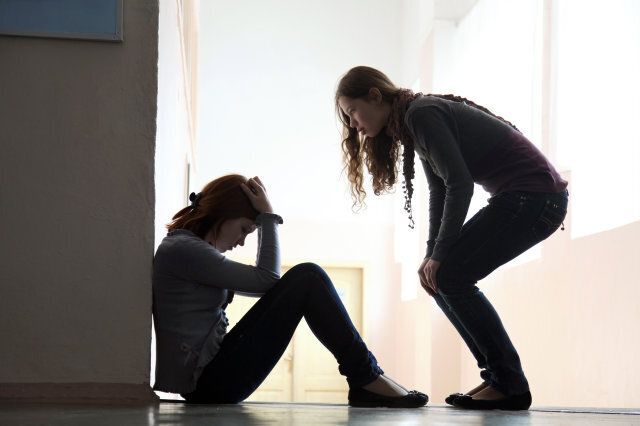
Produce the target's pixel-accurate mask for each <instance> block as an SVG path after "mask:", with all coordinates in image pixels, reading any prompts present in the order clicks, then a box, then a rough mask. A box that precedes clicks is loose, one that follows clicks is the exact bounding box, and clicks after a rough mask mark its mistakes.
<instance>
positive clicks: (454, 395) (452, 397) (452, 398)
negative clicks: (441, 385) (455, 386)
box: [444, 392, 463, 405]
mask: <svg viewBox="0 0 640 426" xmlns="http://www.w3.org/2000/svg"><path fill="white" fill-rule="evenodd" d="M461 396H463V394H461V393H460V392H458V393H452V394H451V395H449V396H448V397H446V398H445V399H444V402H446V403H447V404H449V405H453V401H455V400H456V398H458V397H461Z"/></svg>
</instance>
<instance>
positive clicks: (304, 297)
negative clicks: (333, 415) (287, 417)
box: [182, 263, 383, 404]
mask: <svg viewBox="0 0 640 426" xmlns="http://www.w3.org/2000/svg"><path fill="white" fill-rule="evenodd" d="M303 317H304V319H305V320H306V321H307V324H309V328H310V329H311V331H312V332H313V334H315V336H316V337H317V338H318V340H320V342H321V343H322V344H323V345H324V346H325V347H326V348H327V349H329V351H331V353H332V354H333V356H334V357H335V358H336V360H337V361H338V366H339V367H338V369H339V371H340V373H341V374H342V375H343V376H346V377H347V382H348V383H349V386H350V387H361V386H364V385H366V384H368V383H371V382H372V381H374V380H375V379H376V378H377V377H378V376H379V375H381V374H383V371H382V370H381V369H380V367H378V363H377V361H376V359H375V357H374V356H373V354H372V353H371V352H369V350H368V349H367V346H366V345H365V344H364V342H363V341H362V338H361V337H360V334H359V333H358V331H357V330H356V329H355V327H354V326H353V323H352V322H351V319H349V315H348V313H347V311H346V310H345V308H344V306H343V304H342V301H341V300H340V298H339V297H338V294H337V293H336V290H335V288H334V287H333V283H332V282H331V279H330V278H329V277H328V276H327V274H326V273H325V272H324V270H323V269H322V268H320V267H319V266H317V265H315V264H313V263H303V264H300V265H297V266H295V267H293V268H291V270H289V271H287V273H286V274H284V275H283V276H282V278H281V279H280V281H278V282H277V283H276V284H275V286H274V287H273V288H271V289H270V290H269V291H268V292H267V293H265V294H264V295H263V296H262V297H261V298H260V300H258V301H257V302H256V304H255V305H254V306H253V307H252V308H251V309H250V310H249V312H247V314H246V315H245V316H244V317H242V319H241V320H240V321H239V322H238V324H236V326H235V327H233V329H231V331H230V332H229V333H228V334H227V335H226V336H225V338H224V340H223V341H222V345H221V347H220V351H219V352H218V354H217V355H216V357H215V358H214V359H213V360H212V361H211V362H210V363H209V364H208V365H207V366H206V367H205V368H204V370H203V372H202V375H201V376H200V378H199V379H198V383H197V385H196V389H195V391H194V392H192V393H189V394H184V395H182V396H183V397H184V398H185V399H186V401H187V402H194V403H231V404H233V403H238V402H240V401H243V400H244V399H246V398H247V397H248V396H249V395H251V394H252V393H253V391H255V390H256V389H257V388H258V386H260V384H261V383H262V382H263V381H264V379H265V378H266V377H267V375H268V374H269V372H270V371H271V370H272V369H273V367H274V366H275V364H276V362H278V360H279V359H280V357H281V356H282V354H283V353H284V351H285V349H286V347H287V345H288V344H289V341H290V340H291V337H292V336H293V332H294V331H295V329H296V327H297V326H298V323H299V322H300V320H301V319H302V318H303Z"/></svg>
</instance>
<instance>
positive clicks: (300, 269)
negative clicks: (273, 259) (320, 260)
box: [285, 262, 325, 275]
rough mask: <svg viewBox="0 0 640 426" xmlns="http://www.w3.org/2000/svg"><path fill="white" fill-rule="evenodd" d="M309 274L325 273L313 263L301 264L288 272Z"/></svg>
mask: <svg viewBox="0 0 640 426" xmlns="http://www.w3.org/2000/svg"><path fill="white" fill-rule="evenodd" d="M308 273H316V274H324V273H325V272H324V270H323V269H322V268H321V267H320V266H319V265H317V264H315V263H312V262H305V263H299V264H297V265H296V266H294V267H293V268H291V269H289V270H288V271H287V274H308ZM285 275H286V274H285Z"/></svg>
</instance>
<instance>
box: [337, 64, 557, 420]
mask: <svg viewBox="0 0 640 426" xmlns="http://www.w3.org/2000/svg"><path fill="white" fill-rule="evenodd" d="M335 104H336V111H337V113H338V116H339V119H340V121H341V122H342V124H343V126H344V139H343V141H342V150H343V153H344V161H345V168H346V170H347V172H348V178H349V182H350V184H351V192H352V195H353V197H354V200H355V202H356V203H362V201H363V200H364V197H365V195H366V194H365V191H364V189H363V164H364V165H366V166H367V169H368V171H369V173H370V174H371V176H372V185H373V191H374V193H375V194H376V195H380V194H381V193H383V192H385V191H388V190H390V189H392V188H393V186H394V184H395V183H396V181H397V177H398V176H397V174H398V168H397V164H398V161H399V155H400V147H402V175H403V178H404V195H405V205H404V208H405V210H406V211H407V213H408V214H409V220H410V226H411V227H413V217H412V214H411V196H412V194H413V184H412V179H413V178H414V176H415V173H414V157H415V154H416V153H417V155H418V158H419V159H420V162H421V163H422V167H423V169H424V172H425V174H426V177H427V182H428V184H429V237H428V241H427V252H426V256H425V258H424V261H423V262H422V265H420V268H419V270H418V276H419V279H420V283H421V285H422V287H423V288H424V289H425V290H426V291H427V293H428V294H429V295H430V296H432V297H433V298H434V299H435V300H436V302H437V304H438V306H440V308H441V309H442V311H443V312H444V314H445V315H446V316H447V318H448V319H449V321H451V323H452V324H453V326H454V327H455V328H456V330H457V331H458V333H459V334H460V336H461V337H462V339H463V340H464V341H465V343H466V344H467V346H468V347H469V349H470V350H471V353H472V354H473V356H474V357H475V359H476V360H477V362H478V367H479V368H480V369H481V373H480V377H481V378H482V380H483V382H482V383H481V384H480V385H479V386H477V387H476V388H475V389H473V390H471V391H469V392H467V393H466V394H464V395H463V394H459V393H458V394H452V395H450V396H449V397H448V398H447V399H446V402H447V403H449V404H451V405H455V406H458V407H463V408H470V409H494V408H500V409H512V410H526V409H528V408H529V406H530V405H531V393H530V392H529V384H528V382H527V379H526V377H525V375H524V372H523V370H522V366H521V364H520V358H519V356H518V353H517V352H516V349H515V348H514V346H513V344H512V343H511V340H510V339H509V336H508V335H507V332H506V330H505V329H504V326H503V325H502V322H501V321H500V317H499V316H498V313H497V312H496V311H495V310H494V308H493V306H492V305H491V303H490V302H489V300H487V298H486V297H485V296H484V294H482V292H481V291H480V290H479V289H478V287H477V286H476V284H477V282H478V281H479V280H481V279H482V278H484V277H486V276H487V275H488V274H490V273H491V272H492V271H494V270H495V269H496V268H498V267H499V266H501V265H503V264H505V263H507V262H508V261H510V260H511V259H513V258H515V257H516V256H518V255H519V254H521V253H523V252H524V251H526V250H527V249H529V248H531V247H533V246H534V245H536V244H537V243H539V242H540V241H542V240H544V239H546V238H547V237H549V236H550V235H551V234H553V233H554V232H555V231H556V229H558V227H560V225H561V223H562V221H563V220H564V217H565V215H566V212H567V202H568V192H567V190H566V187H567V182H566V181H565V180H563V179H562V178H561V177H560V175H559V174H558V172H557V171H556V169H555V168H554V167H553V165H551V163H550V162H549V161H548V160H547V159H546V158H545V156H544V155H543V154H542V153H541V152H540V151H539V150H538V149H537V148H536V147H535V146H534V145H533V144H532V143H531V142H530V141H529V140H528V139H527V138H526V137H525V136H524V135H523V134H522V133H521V132H520V131H519V130H518V129H517V128H516V127H515V126H514V125H513V124H511V123H509V122H508V121H506V120H504V119H503V118H501V117H498V116H496V115H494V114H492V113H491V112H490V111H489V110H487V109H486V108H483V107H481V106H479V105H476V104H475V103H473V102H471V101H469V100H467V99H464V98H461V97H457V96H453V95H444V96H443V95H422V94H421V93H413V92H412V91H410V90H407V89H402V88H398V87H396V86H395V85H394V84H393V83H392V82H391V81H390V80H389V78H388V77H387V76H386V75H384V74H383V73H382V72H380V71H378V70H376V69H373V68H370V67H364V66H360V67H356V68H353V69H351V70H349V71H348V72H347V73H346V74H345V75H344V76H343V77H342V79H341V80H340V82H339V85H338V89H337V91H336V96H335ZM474 183H477V184H479V185H482V186H483V187H484V189H485V190H486V191H487V192H489V193H490V194H491V198H490V199H489V202H488V204H487V206H485V207H484V208H483V209H481V210H480V211H479V212H478V213H477V214H476V215H475V216H473V217H472V218H471V219H470V220H468V221H467V222H466V223H464V219H465V217H466V215H467V211H468V209H469V203H470V201H471V196H472V194H473V187H474Z"/></svg>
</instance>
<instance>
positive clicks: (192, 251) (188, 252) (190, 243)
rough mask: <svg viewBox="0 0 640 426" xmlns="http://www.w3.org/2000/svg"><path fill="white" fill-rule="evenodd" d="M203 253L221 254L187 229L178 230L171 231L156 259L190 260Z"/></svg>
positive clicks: (163, 240) (159, 249)
mask: <svg viewBox="0 0 640 426" xmlns="http://www.w3.org/2000/svg"><path fill="white" fill-rule="evenodd" d="M202 252H207V254H208V255H216V254H219V255H220V256H222V254H221V253H220V252H218V251H217V250H216V249H215V248H214V247H213V246H212V245H210V244H209V243H207V242H206V241H204V240H203V239H202V238H200V237H198V236H197V235H196V234H194V233H193V232H191V231H189V230H187V229H178V230H175V231H170V232H169V233H168V234H167V236H166V237H164V238H163V239H162V242H161V243H160V245H159V246H158V250H157V251H156V256H155V257H156V259H157V258H158V257H165V258H167V257H168V258H174V259H176V258H189V257H192V256H194V255H197V254H199V253H202Z"/></svg>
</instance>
